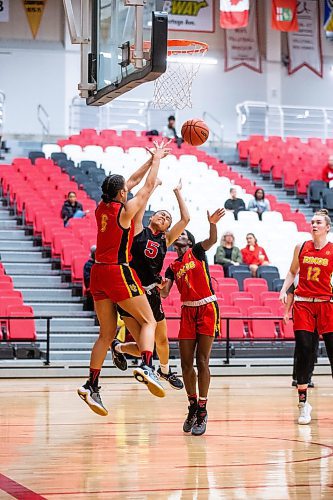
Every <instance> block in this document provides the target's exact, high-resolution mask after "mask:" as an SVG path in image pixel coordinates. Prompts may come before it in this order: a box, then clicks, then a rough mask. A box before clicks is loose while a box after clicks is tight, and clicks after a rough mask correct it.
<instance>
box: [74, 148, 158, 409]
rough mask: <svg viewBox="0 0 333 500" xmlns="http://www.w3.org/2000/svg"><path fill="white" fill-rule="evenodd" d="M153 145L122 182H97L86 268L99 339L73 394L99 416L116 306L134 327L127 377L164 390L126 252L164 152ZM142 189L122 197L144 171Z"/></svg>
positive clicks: (150, 322)
mask: <svg viewBox="0 0 333 500" xmlns="http://www.w3.org/2000/svg"><path fill="white" fill-rule="evenodd" d="M154 144H155V149H153V150H151V151H150V153H151V155H152V158H151V160H150V161H148V162H146V163H145V164H144V165H143V166H142V167H141V168H140V169H139V170H138V171H137V172H135V173H134V174H133V175H132V176H131V177H130V179H129V180H128V181H127V182H126V181H125V179H124V177H122V176H121V175H116V174H114V175H109V176H108V177H107V178H106V179H105V180H104V182H103V184H102V191H103V195H102V201H101V202H100V203H99V205H98V207H97V209H96V221H97V248H96V255H95V264H94V265H93V267H92V271H91V279H90V289H91V293H92V296H93V298H94V303H95V310H96V314H97V317H98V321H99V324H100V333H99V338H98V339H97V341H96V342H95V345H94V347H93V350H92V353H91V359H90V375H89V380H87V382H86V383H85V384H84V385H83V386H82V387H80V388H79V389H78V394H79V396H80V397H81V398H82V399H83V400H84V401H85V402H86V403H87V404H88V405H89V406H90V408H91V409H92V410H93V411H94V412H95V413H98V414H99V415H107V414H108V412H107V410H106V408H105V407H104V406H103V403H102V400H101V397H100V394H99V387H98V377H99V374H100V371H101V368H102V365H103V363H104V359H105V356H106V354H107V352H108V350H109V349H110V345H111V343H112V340H113V339H114V337H115V335H116V330H117V310H116V304H119V305H120V307H121V308H122V309H124V310H125V311H127V312H128V313H130V314H131V315H132V316H133V318H135V320H136V321H137V322H138V324H139V325H140V351H141V357H142V364H141V366H139V367H137V368H136V369H135V370H134V372H133V374H134V376H135V378H136V379H137V380H138V381H139V382H143V383H145V384H146V385H147V387H148V389H149V390H150V392H152V393H153V394H154V395H155V396H158V397H164V396H165V392H164V389H163V387H162V386H161V384H160V382H159V381H158V378H157V377H156V375H155V373H154V371H153V370H152V368H151V367H152V353H153V350H154V335H155V328H156V321H155V319H154V317H153V313H152V311H151V308H150V306H149V303H148V300H147V297H146V296H145V295H144V292H143V290H142V287H141V283H140V280H139V278H138V277H137V274H136V272H135V271H134V270H133V269H131V268H130V267H129V262H130V260H131V254H130V249H131V245H132V241H133V235H134V222H133V218H134V217H135V215H136V214H137V212H138V211H139V210H140V209H141V207H142V206H145V205H146V203H147V200H148V198H149V196H150V195H151V194H152V192H153V190H154V186H155V182H156V178H157V173H158V169H159V165H160V160H161V159H162V158H164V157H165V156H166V155H167V154H168V150H167V149H166V145H167V144H165V143H164V142H162V143H161V144H160V145H159V144H157V143H154ZM148 171H149V173H148V175H147V178H146V182H145V184H144V186H143V187H142V188H141V189H140V190H139V191H138V192H137V194H136V195H135V196H134V197H133V198H132V199H131V200H129V201H127V193H128V191H129V190H131V189H132V188H133V187H134V186H136V185H137V184H139V182H140V181H141V180H142V178H143V177H144V175H145V174H146V173H147V172H148Z"/></svg>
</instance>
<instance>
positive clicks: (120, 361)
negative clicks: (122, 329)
mask: <svg viewBox="0 0 333 500" xmlns="http://www.w3.org/2000/svg"><path fill="white" fill-rule="evenodd" d="M120 343H121V342H119V340H118V339H114V341H113V342H112V344H111V354H112V361H113V364H114V365H115V366H116V367H117V368H118V369H119V370H122V371H123V372H124V371H125V370H127V359H126V357H125V356H124V354H123V353H122V352H118V351H116V346H117V345H119V344H120Z"/></svg>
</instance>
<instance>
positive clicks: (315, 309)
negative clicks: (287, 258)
mask: <svg viewBox="0 0 333 500" xmlns="http://www.w3.org/2000/svg"><path fill="white" fill-rule="evenodd" d="M330 229H331V219H330V218H329V216H328V212H327V210H318V211H317V212H316V213H315V214H314V216H313V218H312V220H311V233H312V240H310V241H305V242H304V243H303V244H302V245H297V246H296V248H295V251H294V256H293V260H292V263H291V266H290V270H289V272H288V274H287V276H286V279H285V281H284V284H283V287H282V289H281V292H280V300H281V301H282V303H286V301H287V290H288V289H289V287H290V286H291V285H292V283H293V282H294V279H295V277H296V275H297V273H298V274H299V281H298V285H297V287H296V290H295V295H294V307H293V319H294V332H295V340H296V347H295V350H296V357H297V363H296V376H297V388H298V399H299V403H298V407H299V418H298V423H299V424H309V423H310V422H311V410H312V408H311V405H310V404H309V402H308V401H307V388H308V381H309V376H310V373H311V371H312V369H313V365H314V352H315V349H314V345H315V344H316V343H317V338H316V336H317V335H322V336H323V339H324V341H325V346H326V351H327V356H328V358H329V361H330V364H331V369H332V374H333V243H330V242H329V241H328V238H327V235H328V233H329V231H330Z"/></svg>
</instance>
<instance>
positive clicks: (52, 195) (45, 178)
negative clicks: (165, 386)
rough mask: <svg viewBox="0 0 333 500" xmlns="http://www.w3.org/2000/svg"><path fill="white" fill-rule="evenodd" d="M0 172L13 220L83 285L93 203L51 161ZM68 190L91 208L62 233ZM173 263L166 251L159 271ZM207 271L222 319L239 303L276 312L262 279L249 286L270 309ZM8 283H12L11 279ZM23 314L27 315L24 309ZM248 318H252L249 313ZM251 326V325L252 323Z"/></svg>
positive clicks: (176, 310) (174, 327) (172, 311)
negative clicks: (22, 224) (26, 227)
mask: <svg viewBox="0 0 333 500" xmlns="http://www.w3.org/2000/svg"><path fill="white" fill-rule="evenodd" d="M0 173H1V175H0V177H1V185H2V190H3V195H5V196H8V199H9V202H10V204H11V205H13V206H15V207H16V210H17V213H18V215H21V216H23V217H24V220H25V223H26V224H27V225H30V226H32V228H33V234H34V235H35V236H36V237H37V236H38V237H40V238H41V241H42V245H43V246H45V247H47V246H49V247H50V248H51V256H52V257H53V258H55V259H56V258H58V259H60V266H61V269H62V270H64V271H65V270H70V272H71V278H72V282H73V283H80V284H82V281H83V273H82V271H83V265H84V263H85V262H86V260H87V258H88V254H89V249H90V246H91V245H92V244H94V243H95V242H96V226H95V218H94V209H95V206H96V203H95V201H93V200H91V199H90V198H89V197H88V196H87V195H86V193H85V191H84V190H82V189H81V190H80V191H78V185H77V183H75V182H74V181H73V180H71V178H70V176H68V174H66V173H64V172H63V171H62V170H61V168H60V167H59V166H57V165H56V164H55V163H54V162H53V160H51V159H47V158H43V157H42V158H38V157H37V158H34V163H32V161H31V160H30V159H27V158H17V159H15V160H13V162H12V164H11V165H1V167H0ZM71 190H74V191H77V192H78V195H79V199H80V201H81V202H82V203H83V205H84V208H85V209H90V211H91V213H90V214H89V216H87V217H85V218H84V219H72V220H71V221H70V224H69V226H68V227H66V228H64V226H63V221H62V220H61V218H60V210H61V206H62V204H63V201H64V199H65V197H66V195H67V193H68V191H71ZM174 258H175V254H174V253H173V252H168V254H167V258H166V260H165V266H164V269H165V268H166V267H167V266H168V264H169V263H170V261H171V260H173V259H174ZM210 271H211V275H212V279H213V284H214V287H215V289H216V293H217V296H218V300H219V305H220V307H221V312H222V315H226V314H228V315H229V312H230V315H231V316H232V315H234V314H236V316H237V315H238V317H239V315H240V314H242V315H243V313H244V309H243V307H242V308H240V307H239V306H240V304H243V301H242V299H245V302H244V304H245V303H246V304H247V305H248V306H249V307H257V308H258V307H259V309H255V310H253V311H256V312H258V313H260V311H262V312H265V314H266V316H267V312H269V313H270V314H273V311H274V312H276V311H277V308H278V306H279V302H278V299H277V293H273V294H272V292H269V291H268V285H267V282H266V281H265V280H257V279H252V282H254V283H258V285H259V289H260V292H267V293H268V294H269V298H270V299H271V303H270V305H269V306H267V304H266V302H264V301H263V298H262V297H260V296H259V295H258V294H257V293H254V294H252V292H251V291H249V290H248V288H245V286H247V283H249V281H248V280H246V279H245V280H244V290H245V292H242V291H240V290H241V289H242V286H239V283H238V282H237V280H235V279H231V278H224V275H223V269H222V268H221V267H220V266H217V265H211V266H210ZM7 279H8V281H11V278H10V277H7ZM250 282H251V280H250ZM13 294H14V295H16V296H19V294H20V292H19V291H13ZM251 294H252V295H251ZM14 295H13V296H14ZM266 299H268V296H267V297H266ZM272 299H273V300H272ZM273 302H274V307H273ZM262 307H266V308H267V307H269V310H268V309H266V310H265V309H262ZM29 309H30V314H31V315H32V314H33V311H32V309H31V308H29ZM24 311H25V313H28V310H27V309H24ZM7 312H8V311H7V309H6V310H5V313H6V314H7ZM165 312H166V316H167V317H168V318H177V317H179V315H180V301H179V295H178V292H177V291H176V289H175V288H174V289H173V290H172V293H171V295H170V297H169V298H168V299H167V300H166V301H165ZM248 313H249V314H252V313H251V310H250V309H249V311H248ZM168 323H169V325H168V326H169V337H170V338H176V337H177V333H178V327H179V322H178V320H177V321H174V320H168ZM232 323H234V325H235V326H232V330H231V333H232V334H233V332H235V330H234V329H235V328H237V329H238V330H237V332H238V334H240V335H239V337H240V338H241V339H242V338H247V337H251V336H252V337H253V338H256V337H257V336H258V335H259V333H258V332H257V329H256V328H254V329H253V328H252V326H251V325H252V323H250V325H248V324H247V323H243V322H242V321H241V320H239V321H236V322H232ZM253 324H254V325H255V323H253ZM272 324H273V323H272ZM32 325H33V321H32ZM242 325H243V326H242ZM20 326H21V325H20ZM222 327H223V323H222ZM274 328H275V326H274ZM19 330H20V331H19ZM32 331H33V334H32V333H30V334H29V335H27V333H26V330H24V333H23V334H22V326H21V328H19V329H17V330H16V338H22V335H23V338H25V339H28V338H29V339H31V340H33V339H35V333H34V328H32ZM265 331H266V328H265ZM274 331H275V332H277V333H278V334H279V336H280V337H281V336H282V335H283V329H282V327H281V328H277V329H276V330H274ZM20 332H21V333H20ZM271 332H273V330H271ZM277 333H275V334H274V336H272V337H271V335H269V337H270V338H275V337H276V335H277ZM7 338H8V339H9V338H10V336H9V335H7ZM281 338H282V337H281Z"/></svg>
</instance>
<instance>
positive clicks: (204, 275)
mask: <svg viewBox="0 0 333 500" xmlns="http://www.w3.org/2000/svg"><path fill="white" fill-rule="evenodd" d="M165 277H166V278H168V279H171V280H172V281H173V280H175V281H176V285H177V288H178V290H179V293H180V300H181V301H182V302H194V301H197V300H201V299H205V298H206V297H210V296H212V295H214V290H213V287H212V283H211V279H210V274H209V270H208V263H207V258H206V252H205V250H204V249H203V247H202V245H201V243H196V244H195V245H194V247H193V248H189V249H188V250H187V251H186V252H185V253H184V255H183V256H182V257H181V258H179V259H177V260H175V261H174V262H172V263H171V264H170V266H169V267H168V269H167V270H166V273H165Z"/></svg>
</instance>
